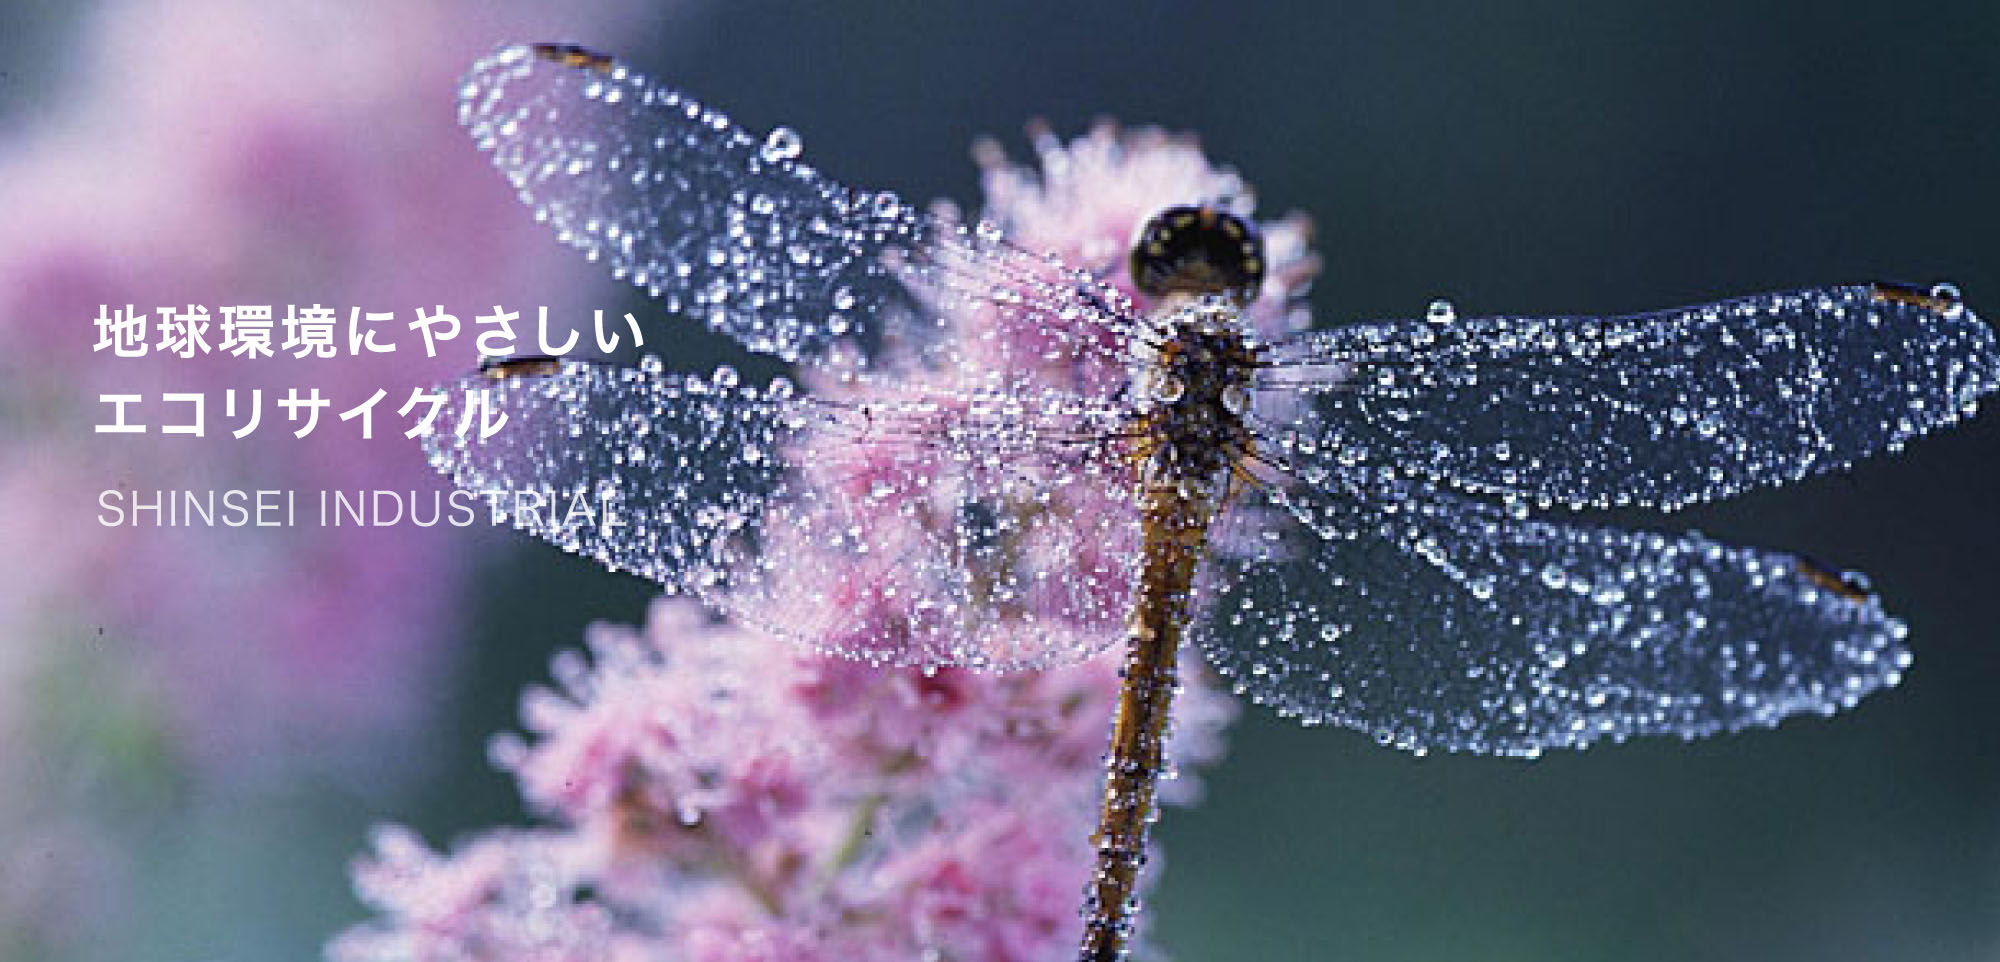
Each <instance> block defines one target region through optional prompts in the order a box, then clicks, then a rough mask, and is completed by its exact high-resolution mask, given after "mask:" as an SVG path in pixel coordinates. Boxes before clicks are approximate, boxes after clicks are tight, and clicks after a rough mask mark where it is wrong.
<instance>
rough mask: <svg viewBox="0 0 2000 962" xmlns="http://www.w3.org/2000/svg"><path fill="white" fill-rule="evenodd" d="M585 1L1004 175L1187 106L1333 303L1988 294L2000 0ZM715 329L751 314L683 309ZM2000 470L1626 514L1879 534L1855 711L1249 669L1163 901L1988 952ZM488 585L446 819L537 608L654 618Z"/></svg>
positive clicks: (593, 601)
mask: <svg viewBox="0 0 2000 962" xmlns="http://www.w3.org/2000/svg"><path fill="white" fill-rule="evenodd" d="M552 39H553V38H552ZM561 39H577V40H583V41H586V42H591V43H596V44H599V45H604V46H608V47H610V48H611V49H616V50H619V51H621V52H622V53H623V54H624V55H626V56H627V57H629V58H630V59H632V60H634V61H636V62H638V63H640V64H642V65H644V66H646V67H648V68H649V69H651V70H652V71H653V72H654V73H656V74H657V75H660V76H663V77H668V78H672V80H673V82H675V83H678V84H679V85H681V86H684V87H685V88H687V89H689V90H691V91H694V92H696V93H697V94H698V95H700V96H703V97H705V98H706V99H707V100H709V101H710V102H712V103H714V104H716V105H718V106H721V107H723V108H724V109H727V110H730V111H731V112H732V113H733V114H734V115H735V116H736V117H737V118H738V119H739V120H741V121H743V122H744V123H746V124H747V125H748V126H750V127H751V128H753V129H760V128H763V127H766V126H769V125H772V124H777V123H786V124H789V125H791V126H793V127H795V128H796V129H798V130H799V131H800V132H801V133H802V134H803V135H804V137H805V141H806V146H807V153H808V156H809V157H810V158H812V159H813V160H814V161H815V162H816V163H817V164H818V165H819V166H820V167H821V168H822V169H824V170H825V171H827V172H829V173H831V174H832V175H834V176H836V177H838V178H840V179H843V180H845V181H847V182H850V183H856V184H860V185H864V186H869V187H888V188H893V189H896V190H898V191H900V192H902V193H903V194H904V196H906V197H911V198H923V197H931V196H938V195H943V196H949V197H952V198H955V199H957V200H959V201H961V202H963V203H972V202H975V201H976V199H977V190H976V183H975V176H974V168H973V166H972V164H971V162H970V160H969V158H968V154H967V146H968V145H969V143H970V142H971V141H972V139H973V138H974V137H975V136H978V135H980V134H985V133H995V134H1001V135H1005V136H1006V139H1007V142H1008V144H1009V146H1010V147H1011V148H1013V149H1014V151H1015V152H1016V153H1023V152H1025V145H1024V144H1023V138H1022V137H1021V136H1020V135H1019V134H1018V131H1019V130H1020V126H1021V124H1022V122H1023V121H1024V120H1026V119H1028V118H1030V117H1036V116H1039V117H1046V118H1048V119H1049V120H1050V121H1052V122H1053V123H1054V125H1055V127H1056V129H1057V130H1058V131H1060V132H1062V133H1064V134H1066V135H1072V134H1075V133H1077V132H1079V131H1080V130H1081V129H1082V128H1083V127H1084V125H1086V124H1087V123H1088V122H1089V121H1090V120H1091V119H1093V118H1095V117H1098V116H1111V117H1116V118H1119V119H1120V120H1122V121H1125V122H1127V123H1157V124H1161V125H1165V126H1168V127H1172V128H1177V129H1185V130H1191V131H1195V132H1198V133H1199V134H1200V135H1201V137H1202V140H1203V142H1204V144H1205V145H1206V147H1207V148H1208V149H1209V151H1210V152H1211V154H1212V155H1213V156H1215V157H1217V158H1219V159H1222V160H1224V161H1226V162H1228V163H1231V164H1234V165H1235V166H1237V167H1238V168H1239V169H1240V170H1241V171H1242V172H1243V174H1244V175H1245V176H1246V177H1247V178H1248V179H1249V180H1250V181H1251V182H1252V183H1253V184H1254V185H1255V186H1256V187H1257V189H1258V194H1259V198H1260V202H1261V204H1262V209H1263V210H1264V212H1265V213H1267V214H1268V213H1277V212H1281V211H1284V210H1288V209H1293V208H1298V209H1303V210H1306V211H1308V212H1310V213H1311V214H1312V215H1313V216H1314V218H1315V220H1316V221H1317V225H1318V235H1317V247H1318V249H1319V251H1320V253H1321V254H1322V255H1323V256H1324V257H1325V260H1326V268H1325V272H1324V274H1323V276H1322V278H1321V280H1320V281H1319V283H1318V285H1317V288H1316V290H1315V292H1314V294H1313V297H1312V303H1313V306H1314V307H1315V309H1316V311H1317V313H1318V314H1319V315H1320V317H1321V318H1322V321H1321V323H1323V324H1325V323H1335V322H1338V321H1339V320H1341V319H1343V318H1354V317H1363V316H1381V315H1411V314H1415V313H1418V312H1420V311H1421V310H1422V308H1423V305H1424V304H1425V303H1426V302H1427V301H1428V300H1429V299H1431V298H1432V297H1436V296H1449V297H1451V298H1452V299H1454V300H1455V301H1456V302H1457V303H1458V305H1459V307H1460V310H1461V311H1462V312H1478V313H1492V312H1550V313H1554V312H1616V311H1627V310H1636V309H1644V308H1652V307H1663V306H1668V305H1674V304H1679V303H1684V302H1690V301H1696V300H1703V299H1709V298H1712V297H1716V296H1723V295H1730V294H1739V293H1747V292H1753V291H1760V290H1767V289H1778V288H1785V287H1792V286H1800V285H1811V284H1824V283H1836V282H1846V281H1854V280H1863V279H1873V278H1878V277H1879V278H1896V279H1907V280H1912V281H1923V282H1928V281H1931V280H1935V279H1950V280H1953V281H1955V282H1957V283H1959V284H1960V285H1961V286H1962V287H1964V289H1965V290H1966V291H1967V292H1968V294H1969V297H1970V300H1971V303H1972V305H1973V306H1974V308H1975V309H1979V310H1984V311H1987V312H1992V313H1994V314H1996V315H2000V245H1996V243H1995V240H1994V238H1995V236H1996V231H2000V188H1996V176H2000V127H1996V121H2000V8H1995V7H1993V6H1990V5H1983V4H1963V5H1958V6H1936V7H1931V6H1923V5H1916V4H1893V5H1878V6H1875V7H1872V8H1864V7H1862V6H1861V5H1850V4H1793V5H1775V4H1774V5H1763V6H1758V7H1756V8H1754V9H1752V8H1749V7H1745V6H1743V5H1737V4H1720V3H1717V4H1674V5H1659V6H1657V7H1641V6H1637V5H1604V4H1598V5H1593V4H1582V3H1574V4H1568V3H1509V4H1459V5H1452V6H1450V7H1449V8H1442V7H1436V6H1434V5H1428V4H1392V3H1375V4H1323V5H1321V4H1299V5H1287V6H1267V7H1261V8H1256V9H1238V10H1225V9H1224V6H1223V5H1219V4H1192V3H1190V4H1139V5H1126V4H1119V5H1104V6H1102V7H1098V6H1094V5H1089V4H1078V3H1066V4H1055V5H1050V4H1033V5H1026V4H1010V5H995V6H991V7H986V8H981V9H977V10H964V9H961V8H960V6H959V5H956V4H939V5H924V4H895V5H882V6H874V5H846V4H827V5H820V6H811V7H797V8H793V7H782V8H781V7H779V6H776V5H768V4H758V3H752V4H736V5H729V6H726V7H719V8H717V9H712V10H706V11H696V12H694V13H692V14H691V15H688V16H683V17H681V18H680V19H679V21H678V26H677V27H676V28H675V29H674V30H673V31H672V35H664V36H658V37H654V38H652V39H651V41H650V42H651V43H652V44H654V46H653V47H651V48H648V47H647V46H645V45H643V44H639V43H636V42H635V41H634V40H633V38H630V37H621V38H608V39H607V38H592V37H581V38H561ZM607 285H608V282H607ZM708 348H712V349H714V350H715V351H717V352H718V353H717V355H716V356H717V357H721V356H724V352H726V351H727V347H726V345H722V344H719V343H715V342H709V341H701V342H700V343H699V344H697V343H695V339H692V338H691V339H690V340H689V342H688V343H687V345H686V349H687V350H689V351H696V350H701V349H708ZM1996 469H2000V415H1996V414H1994V413H1992V412H1988V413H1987V415H1986V416H1985V417H1983V418H1982V419H1980V420H1979V421H1978V422H1976V423H1975V424H1973V425H1972V426H1970V427H1968V428H1964V429H1960V430H1956V431H1951V432H1948V433H1946V434H1944V435H1942V436H1939V437H1936V438H1933V439H1928V440H1925V441H1922V442H1920V443H1918V444H1915V445H1914V446H1912V448H1911V449H1910V450H1909V451H1908V452H1906V453H1905V454H1904V455H1902V456H1900V457H1895V458H1889V459H1879V460H1876V461H1873V462H1870V463H1868V464H1866V465H1864V466H1862V467H1861V468H1859V469H1858V470H1855V471H1853V472H1851V473H1848V474H1844V475H1841V476H1836V477H1827V478H1821V479H1818V480H1815V481H1812V482H1809V483H1806V484H1802V485H1798V486H1796V487H1793V488H1789V489H1785V490H1780V491H1775V492H1767V493H1762V494H1758V495H1754V496H1751V497H1747V498H1743V499H1739V500H1737V501H1734V502H1731V503H1728V504H1723V505H1717V506H1712V507H1705V508H1702V509H1699V510H1695V511H1689V512H1684V513H1682V514H1680V515H1678V516H1675V517H1671V518H1664V519H1663V518H1658V517H1649V516H1643V515H1633V516H1631V517H1630V518H1625V519H1621V520H1630V521H1634V522H1636V523H1642V524H1643V523H1650V524H1654V525H1661V526H1668V527H1676V528H1679V527H1691V526H1693V527H1700V528H1702V529H1703V530H1705V531H1707V532H1708V533H1710V534H1712V535H1716V536H1719V537H1722V538H1725V539H1727V540H1732V541H1739V542H1745V543H1752V544H1759V545H1769V546H1776V547H1784V548H1787V549H1791V550H1797V551H1804V552H1806V553H1809V554H1811V555H1813V556H1815V557H1818V558H1823V559H1828V560H1830V561H1832V562H1834V563H1836V564H1838V565H1841V566H1848V567H1855V568H1859V569H1862V570H1865V571H1867V572H1868V573H1869V574H1870V575H1871V576H1873V578H1874V581H1875V584H1876V586H1877V588H1878V589H1879V590H1880V592H1881V593H1882V594H1883V596H1884V597H1885V598H1886V599H1887V603H1888V605H1889V606H1890V607H1891V608H1892V610H1894V611H1895V612H1897V613H1899V614H1900V615H1902V616H1903V617H1904V618H1906V619H1907V620H1908V622H1909V623H1910V628H1911V644H1912V646H1913V647H1914V648H1915V650H1916V652H1917V662H1916V666H1915V668H1914V670H1913V671H1911V672H1910V674H1909V677H1908V679H1907V680H1906V682H1905V683H1904V684H1903V686H1902V687H1900V688H1898V689H1896V690H1893V691H1891V692H1888V693H1886V694H1882V695H1878V696H1876V697H1874V698H1872V699H1870V700H1868V701H1867V702H1866V703H1865V704H1864V705H1862V706H1861V708H1860V709H1859V710H1857V711H1854V712H1852V713H1849V714H1847V715H1844V716H1842V717H1839V718H1836V719H1833V720H1831V721H1825V720H1819V719H1804V720H1797V721H1794V722H1791V723H1789V724H1787V725H1785V726H1783V727H1782V728H1781V729H1779V730H1777V731H1775V732H1760V733H1755V734H1748V735H1743V736H1739V737H1734V738H1726V739H1721V740H1717V741H1712V742H1706V743H1697V744H1682V743H1679V742H1672V741H1653V742H1644V743H1635V744H1629V745H1625V746H1619V747H1606V748H1600V749H1596V750H1593V751H1589V752H1586V753H1582V754H1559V755H1555V756H1553V757H1549V758H1546V759H1543V760H1541V761H1538V762H1533V763H1521V762H1513V761H1498V760H1490V759H1482V758H1463V757H1432V758H1423V759H1416V758H1411V757H1408V756H1405V755H1402V754H1397V753H1394V752H1391V751H1387V750H1384V749H1380V748H1377V747H1376V746H1375V745H1374V744H1373V743H1372V742H1370V741H1369V740H1367V739H1366V738H1364V737H1362V736H1360V735H1356V734H1352V733H1349V732H1345V731H1338V730H1314V731H1307V730H1300V729H1295V728H1294V727H1292V726H1290V725H1289V724H1287V723H1285V722H1282V721H1280V720H1278V719H1276V718H1274V717H1272V716H1271V715H1269V714H1268V713H1265V712H1263V711H1262V710H1260V709H1256V708H1254V707H1252V708H1248V709H1246V711H1245V714H1244V718H1243V721H1242V723H1241V724H1240V725H1239V726H1238V727H1237V728H1236V730H1235V732H1234V735H1233V738H1232V739H1231V748H1230V754H1229V758H1228V760H1227V762H1226V763H1224V764H1223V765H1222V766H1221V767H1220V768H1219V769H1217V770H1215V771H1213V772H1212V773H1211V774H1210V776H1209V778H1208V785H1209V796H1208V800H1207V802H1206V803H1205V804H1204V805H1202V806H1201V807H1200V808H1197V809H1194V810H1176V811H1172V812H1170V813H1169V814H1168V816H1167V818H1166V819H1165V821H1164V823H1163V826H1162V829H1161V833H1160V834H1161V837H1162V838H1163V839H1164V842H1165V847H1166V864H1167V871H1166V875H1165V881H1164V885H1163V887H1162V888H1161V889H1160V891H1159V893H1158V895H1157V897H1156V898H1155V900H1154V902H1153V904H1152V906H1151V911H1152V917H1153V924H1154V926H1155V931H1156V932H1157V933H1158V934H1159V941H1160V942H1161V943H1163V944H1164V945H1165V946H1166V947H1167V948H1168V949H1169V950H1170V951H1171V952H1172V954H1173V956H1174V957H1175V958H1177V959H1183V960H1229V959H1252V958H1255V959H1347V960H1384V962H1387V960H1397V962H1403V960H1408V962H1416V960H1434V959H1468V960H1470V959H1478V960H1483V962H1498V960H1513V959H1520V960H1550V959H1617V960H1630V962H1652V960H1658V962H1686V960H1759V962H1775V960H1799V962H1833V960H1850V959H1851V960H1905V959H1906V960H1913V962H1939V960H1976V959H1992V958H2000V720H1996V718H1995V707H1996V703H2000V699H1996V697H1995V694H1994V692H1995V690H1996V688H2000V645H1996V641H2000V584H1996V577H1995V576H1996V575H2000V497H1996V495H2000V483H1996ZM550 578H553V579H554V580H553V581H552V582H550V581H549V580H548V579H550ZM491 584H492V588H491V599H492V600H491V602H490V606H489V610H490V611H491V617H490V619H489V624H487V625H486V626H485V628H484V630H485V631H486V632H487V634H486V636H485V637H482V638H479V639H477V644H478V645H479V647H480V648H481V649H482V650H484V651H491V652H494V653H495V654H494V655H493V657H490V658H486V659H485V660H484V661H483V662H482V663H481V669H480V670H481V671H482V672H483V676H482V677H480V678H478V679H477V680H476V681H474V682H471V683H469V684H468V687H467V694H466V696H465V712H464V719H465V731H464V734H463V738H462V750H461V751H460V752H459V755H460V757H462V758H464V759H467V760H468V770H467V771H466V772H465V773H464V776H463V780H462V781H460V782H454V783H453V784H451V785H450V786H449V787H448V788H440V790H439V791H440V793H441V796H440V800H439V801H438V803H437V805H436V806H435V808H434V813H433V814H432V815H431V817H429V818H428V819H425V820H424V822H423V823H422V824H423V825H424V827H425V828H426V829H428V830H430V831H431V833H432V834H433V835H434V836H435V835H439V834H448V833H449V832H450V831H451V830H453V829H463V828H470V827H471V826H473V825H476V824H479V823H480V822H482V821H486V820H489V819H492V818H496V817H503V816H506V815H509V814H510V810H509V805H510V804H511V803H510V802H509V801H508V800H507V799H508V786H507V785H506V784H505V783H504V782H503V781H502V780H501V779H500V778H498V777H497V776H493V775H490V774H480V773H479V772H477V771H476V770H474V769H473V768H472V767H470V766H472V765H474V764H476V759H477V757H478V754H479V749H480V742H481V739H482V738H483V737H484V733H485V732H487V731H490V730H492V729H495V728H499V727H502V726H505V725H507V724H508V723H509V721H510V716H511V713H512V710H513V697H514V696H513V692H514V691H515V690H516V689H517V688H518V687H519V686H520V685H521V684H522V683H523V682H526V681H528V680H530V679H533V678H535V677H537V676H538V674H539V671H540V664H541V658H542V657H543V656H542V652H540V651H532V650H529V649H528V648H527V647H525V646H523V645H522V644H521V643H520V642H519V641H518V640H517V639H520V638H535V639H557V640H561V639H566V638H574V637H576V636H577V632H578V631H579V630H580V628H581V626H582V625H583V624H584V623H585V622H587V621H588V620H590V619H592V618H598V617H603V616H605V615H607V614H615V615H619V616H623V617H629V618H637V617H638V616H639V615H640V612H641V606H642V603H643V599H644V598H645V595H646V593H645V591H644V590H643V589H642V588H640V587H639V586H637V585H635V584H632V583H629V582H626V581H623V580H621V579H617V578H612V577H605V576H600V575H598V574H596V573H595V572H592V571H589V570H587V569H586V568H584V567H583V566H581V565H580V564H575V563H572V562H569V561H568V560H566V559H561V558H557V557H556V556H555V555H554V554H553V553H552V552H546V551H532V552H522V553H521V554H520V561H519V566H518V567H516V568H514V569H511V570H510V571H508V572H505V573H503V574H501V575H499V576H497V577H496V578H495V579H494V581H493V582H491ZM530 586H540V587H541V588H542V590H540V591H539V592H533V593H530V592H528V591H526V589H527V588H529V587H530ZM503 626H505V627H503ZM468 792H476V793H477V794H476V795H475V796H474V797H471V798H468V796H467V794H466V793H468ZM443 795H449V800H445V799H444V798H443ZM383 814H384V815H385V816H386V815H391V814H395V813H383Z"/></svg>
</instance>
